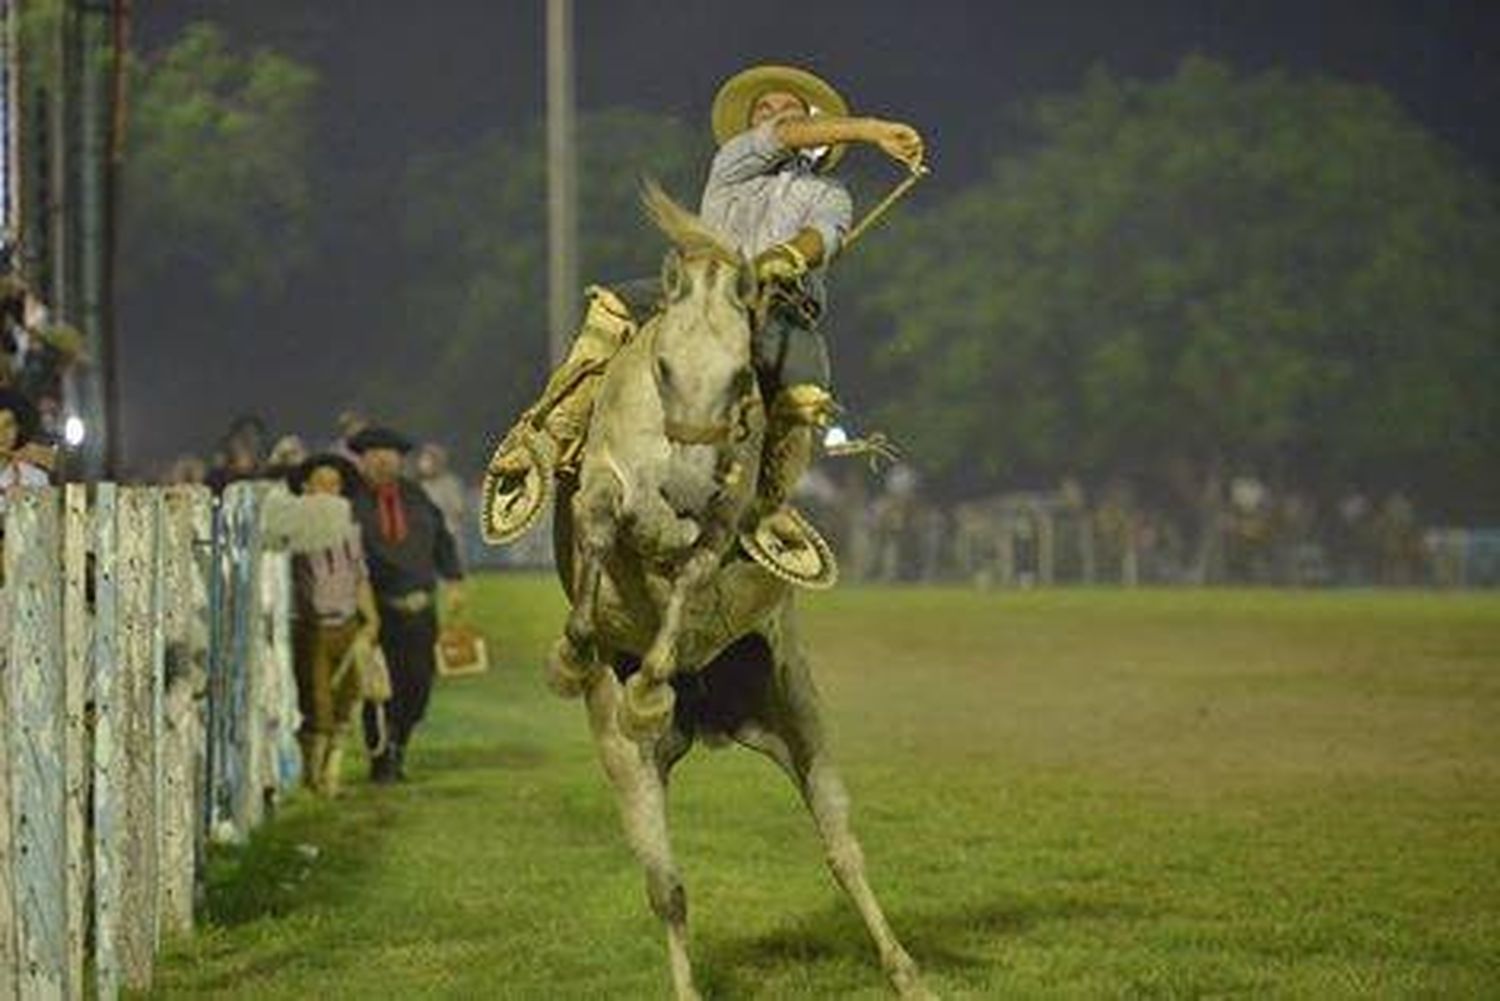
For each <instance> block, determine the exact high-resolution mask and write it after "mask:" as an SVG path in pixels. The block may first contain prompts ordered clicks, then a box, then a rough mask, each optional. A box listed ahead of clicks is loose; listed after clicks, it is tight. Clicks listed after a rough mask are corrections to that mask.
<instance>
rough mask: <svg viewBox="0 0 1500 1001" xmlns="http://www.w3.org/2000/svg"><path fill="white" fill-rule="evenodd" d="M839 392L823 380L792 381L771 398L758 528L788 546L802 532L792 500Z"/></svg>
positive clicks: (763, 457) (833, 408) (798, 540)
mask: <svg viewBox="0 0 1500 1001" xmlns="http://www.w3.org/2000/svg"><path fill="white" fill-rule="evenodd" d="M835 411H836V406H835V404H834V402H833V394H831V393H829V392H828V390H826V389H824V388H822V387H821V386H816V385H812V384H805V385H800V386H788V387H787V388H785V389H783V390H782V391H781V392H780V393H778V394H777V396H776V399H774V400H773V401H772V402H771V420H770V423H769V426H768V427H767V429H766V444H765V449H764V451H763V453H762V458H761V478H760V490H759V498H758V514H759V518H760V523H759V527H758V530H760V531H769V532H770V533H771V534H772V535H774V536H775V537H776V538H777V539H778V540H779V541H781V542H782V543H784V544H785V545H786V546H788V547H792V546H795V545H797V544H798V543H799V542H800V540H801V538H802V532H801V529H800V527H799V526H798V524H797V521H796V519H795V518H794V517H793V516H792V514H791V512H790V509H789V507H788V505H787V501H788V499H789V498H790V497H791V496H792V491H794V490H795V489H796V488H797V483H798V481H800V480H801V479H802V474H803V473H805V472H807V467H808V466H810V465H811V464H812V457H813V446H814V443H815V436H816V435H818V434H820V433H821V432H822V430H823V429H824V428H825V427H827V426H828V425H829V423H830V422H831V421H832V420H833V415H834V413H835Z"/></svg>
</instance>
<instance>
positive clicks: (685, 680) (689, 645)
mask: <svg viewBox="0 0 1500 1001" xmlns="http://www.w3.org/2000/svg"><path fill="white" fill-rule="evenodd" d="M645 203H646V206H647V209H648V211H649V213H650V214H651V216H652V217H653V219H654V220H655V222H656V224H657V226H658V227H659V228H660V229H661V231H662V232H663V233H665V234H666V236H667V237H668V238H669V240H670V242H671V244H672V246H671V249H670V250H669V251H668V253H667V254H666V257H665V260H664V262H663V265H662V274H661V283H662V300H663V308H662V309H661V310H660V311H659V312H658V314H657V315H656V316H655V317H654V318H652V319H651V320H650V321H649V322H647V323H646V324H644V325H643V326H642V328H641V329H640V330H639V331H638V332H637V333H636V335H635V336H634V337H633V338H632V339H631V340H630V342H629V343H627V344H626V345H625V346H624V347H623V348H621V349H620V351H619V353H618V354H617V355H616V356H615V357H614V359H613V360H612V361H611V362H610V365H609V368H608V369H607V370H606V372H605V373H604V375H603V378H602V380H601V382H600V385H599V390H598V395H597V397H596V401H595V407H594V411H593V414H592V417H591V419H590V424H589V429H588V435H587V439H586V444H585V446H584V451H583V455H582V462H581V465H580V467H579V471H578V475H577V478H576V480H573V481H569V480H564V481H563V482H561V483H560V484H559V492H558V498H557V505H556V512H555V514H556V517H555V522H554V525H555V536H554V545H555V547H556V555H557V562H558V567H559V572H560V574H561V576H562V578H563V582H564V586H565V588H566V589H567V591H568V596H569V598H570V601H571V605H572V610H571V614H570V615H569V616H568V619H567V623H566V626H565V628H564V631H563V635H562V636H561V637H560V638H559V640H558V641H557V644H556V647H555V649H554V651H553V653H552V655H551V657H550V659H549V662H548V674H549V682H550V684H551V685H552V687H553V688H554V689H555V690H557V691H558V692H559V693H560V694H563V695H566V696H574V697H576V696H582V698H583V699H584V701H585V703H586V705H587V709H588V719H589V724H590V727H591V729H592V731H593V736H594V739H595V741H596V742H597V745H598V750H599V755H600V758H601V759H602V761H603V765H604V770H605V772H606V773H607V774H608V776H609V780H610V782H611V784H612V785H613V787H614V790H615V793H616V795H617V796H618V799H619V807H620V814H621V817H622V819H623V822H624V827H625V834H626V837H627V839H628V841H629V843H630V847H631V849H632V851H633V852H634V854H635V856H636V858H637V859H638V860H639V861H640V863H641V865H642V866H644V867H645V870H646V888H647V894H648V897H649V900H650V904H651V908H652V910H653V911H654V912H655V913H656V915H657V916H658V917H659V918H660V919H661V921H662V922H663V924H664V925H665V928H666V938H667V953H668V958H669V961H670V965H671V974H672V983H673V986H674V988H675V990H676V994H677V996H678V997H679V998H696V997H698V994H697V991H696V989H695V987H694V983H693V972H692V966H691V963H690V961H689V957H688V946H687V895H686V892H685V890H684V888H683V883H682V877H681V875H680V874H679V872H678V869H677V865H676V863H675V862H674V861H673V858H672V851H671V847H670V843H669V838H668V832H667V805H666V789H667V779H668V775H669V773H670V771H671V769H672V767H673V765H675V764H676V763H677V762H678V761H679V760H680V759H681V758H682V757H683V755H685V754H686V753H687V752H688V750H689V749H690V747H691V746H692V745H693V743H694V742H695V740H699V739H702V740H704V741H705V742H707V743H711V744H724V743H727V742H730V741H732V742H735V743H738V744H741V745H743V746H745V747H748V748H750V749H751V750H754V751H757V752H759V753H761V754H763V755H765V756H766V757H768V758H770V759H771V760H772V761H774V762H775V763H776V764H777V765H779V766H780V767H781V769H782V771H784V772H785V773H786V775H787V776H788V777H789V778H790V779H791V780H792V782H793V784H795V785H796V787H797V790H798V792H799V793H800V794H801V796H802V799H803V802H805V803H806V805H807V808H808V810H809V811H810V812H811V814H812V818H813V821H814V823H815V824H816V825H817V830H818V833H819V835H820V836H821V837H822V840H823V844H824V847H825V849H826V852H827V861H828V865H829V867H830V868H831V869H832V871H833V875H834V877H835V878H836V879H837V881H838V883H839V885H840V886H842V887H843V889H844V890H845V892H847V893H848V895H849V897H850V898H851V899H852V901H853V903H854V906H855V907H856V908H857V909H858V911H859V914H860V916H861V917H862V918H863V919H864V922H865V925H866V927H867V928H868V929H869V932H870V936H871V937H872V938H873V939H874V941H875V946H876V948H877V949H878V951H879V955H880V962H881V965H882V967H883V968H884V969H885V972H886V974H887V975H888V976H889V978H890V980H891V983H892V984H893V985H894V986H895V988H896V990H897V991H898V992H899V993H900V994H901V996H903V997H912V998H926V997H930V996H931V995H930V994H929V993H928V992H927V990H926V989H925V988H924V987H923V985H922V982H921V978H920V976H919V973H918V969H917V966H916V964H915V963H914V962H913V961H912V958H911V956H910V955H908V954H907V952H906V950H905V949H904V948H903V947H902V946H901V943H900V942H899V941H898V940H897V938H896V935H895V933H894V932H893V931H892V930H891V926H890V924H889V922H888V921H887V920H886V917H885V914H884V913H883V912H882V910H881V907H880V904H879V903H878V902H877V900H876V898H875V893H874V891H873V890H871V888H870V884H869V881H868V880H867V878H866V876H865V864H864V857H863V854H862V852H861V850H860V846H859V843H858V842H857V841H856V840H855V838H854V834H853V832H852V831H851V829H850V825H849V798H848V795H847V793H846V792H845V789H844V785H843V782H842V780H841V779H840V777H839V774H838V772H837V770H836V769H835V767H834V764H833V761H832V760H831V758H830V756H829V751H828V747H827V743H826V741H825V739H824V730H823V726H822V722H821V717H820V712H819V705H818V695H817V692H816V690H815V688H814V685H813V680H812V675H811V670H810V667H809V663H808V657H807V652H806V650H805V648H804V645H803V641H802V639H801V636H800V634H799V632H798V626H797V614H796V603H795V601H794V589H793V588H792V587H791V586H790V585H788V584H787V583H785V582H784V581H782V580H780V579H778V578H777V577H776V576H774V575H773V574H771V573H770V572H768V571H767V570H765V569H763V568H762V567H761V566H760V565H758V564H757V563H756V562H754V561H753V560H751V559H749V558H747V557H746V556H745V554H744V553H743V552H742V551H741V550H740V548H739V546H738V544H737V540H738V538H739V536H740V534H741V531H742V529H743V528H744V526H745V525H746V524H747V523H748V521H749V520H750V519H752V506H753V501H754V498H755V495H756V481H757V477H758V475H759V472H760V461H761V449H762V442H763V439H764V436H765V432H766V412H765V407H764V404H763V399H762V395H761V393H760V391H759V388H758V385H757V380H756V374H755V371H754V367H753V365H752V360H751V329H752V326H751V325H752V322H753V316H754V311H755V309H756V306H757V302H758V293H759V290H758V289H757V287H756V281H755V277H754V269H753V268H752V267H751V266H750V264H749V263H748V262H747V261H746V260H745V259H744V257H743V256H742V255H740V254H739V253H737V252H736V251H734V250H731V249H729V247H728V246H726V244H725V243H724V242H723V241H722V239H720V238H719V237H718V236H717V235H715V234H714V233H712V232H711V231H710V230H709V229H708V228H706V226H705V225H704V224H703V223H702V222H701V220H699V219H698V218H697V217H696V216H694V215H693V214H691V213H690V212H688V211H687V210H685V209H683V208H682V207H681V206H679V205H677V204H676V203H675V202H673V201H672V200H671V199H670V198H669V197H668V196H667V195H665V194H664V193H663V192H662V191H661V190H660V189H659V188H657V187H655V186H654V185H649V184H648V186H647V190H646V193H645Z"/></svg>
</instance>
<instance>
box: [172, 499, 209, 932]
mask: <svg viewBox="0 0 1500 1001" xmlns="http://www.w3.org/2000/svg"><path fill="white" fill-rule="evenodd" d="M164 500H165V505H166V510H165V520H164V522H163V527H164V530H165V536H164V539H163V545H162V546H161V547H160V548H161V552H162V556H163V560H164V566H163V572H162V585H163V589H164V595H165V599H166V600H165V604H164V607H163V611H162V620H163V630H162V631H163V637H164V640H165V643H166V657H165V666H166V691H165V713H164V716H163V725H164V727H165V729H164V732H163V741H162V751H163V758H162V768H161V771H162V790H163V803H162V817H161V819H162V826H161V865H160V871H159V875H160V878H161V888H160V908H161V915H162V925H163V929H164V930H165V931H167V932H169V933H182V932H187V931H190V930H192V927H193V886H194V880H195V878H196V876H197V864H196V852H197V848H198V845H199V838H198V829H199V827H200V826H201V825H200V824H199V823H198V814H199V809H200V803H201V793H200V791H199V784H200V781H201V779H200V772H201V769H202V748H203V741H204V728H203V724H202V719H201V716H200V711H199V703H198V696H199V695H200V694H201V692H202V690H203V686H204V679H205V670H204V669H205V665H204V660H205V659H206V654H207V649H208V636H207V632H206V630H205V626H206V621H205V618H204V615H203V610H204V609H205V608H206V606H207V594H206V589H205V588H204V581H203V577H202V574H203V570H204V567H203V566H202V565H201V563H200V560H199V559H198V553H199V551H200V550H201V549H202V548H203V545H205V544H207V543H208V541H209V539H208V532H209V531H210V530H211V527H210V523H209V520H208V519H209V515H210V503H211V499H210V496H209V494H208V491H207V490H204V489H203V488H201V487H183V488H174V489H171V490H168V491H166V493H165V497H164Z"/></svg>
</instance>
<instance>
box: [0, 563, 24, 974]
mask: <svg viewBox="0 0 1500 1001" xmlns="http://www.w3.org/2000/svg"><path fill="white" fill-rule="evenodd" d="M0 573H3V569H0ZM10 604H11V603H10V596H9V591H8V589H7V593H6V600H5V601H0V998H4V999H9V998H13V997H15V996H16V991H17V989H18V988H17V984H16V979H17V976H18V975H19V973H20V964H19V963H18V962H17V949H18V948H19V947H20V943H19V941H18V939H17V937H16V932H17V929H16V881H15V876H16V860H15V858H14V845H15V826H14V824H13V823H12V818H11V810H10V797H11V772H12V762H11V753H10V743H11V728H12V726H13V725H14V723H13V721H14V719H15V712H14V710H13V709H12V707H11V699H10V678H11V665H10Z"/></svg>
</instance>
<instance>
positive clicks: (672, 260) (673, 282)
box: [661, 247, 687, 302]
mask: <svg viewBox="0 0 1500 1001" xmlns="http://www.w3.org/2000/svg"><path fill="white" fill-rule="evenodd" d="M661 290H662V293H663V295H664V297H665V298H666V300H667V302H676V301H677V300H678V299H681V298H682V297H683V296H684V295H686V294H687V273H686V272H685V271H683V268H682V254H680V253H678V252H677V248H676V247H673V248H672V249H671V250H669V251H667V256H666V257H664V258H662V262H661Z"/></svg>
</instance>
